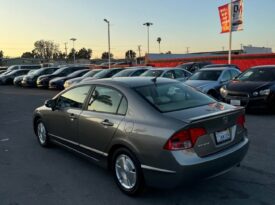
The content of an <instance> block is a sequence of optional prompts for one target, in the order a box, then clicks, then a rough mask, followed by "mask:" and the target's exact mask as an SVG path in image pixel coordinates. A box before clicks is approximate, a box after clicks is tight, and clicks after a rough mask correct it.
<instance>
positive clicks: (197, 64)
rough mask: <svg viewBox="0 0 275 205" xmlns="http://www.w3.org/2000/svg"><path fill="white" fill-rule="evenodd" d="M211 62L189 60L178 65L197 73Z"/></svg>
mask: <svg viewBox="0 0 275 205" xmlns="http://www.w3.org/2000/svg"><path fill="white" fill-rule="evenodd" d="M210 64H211V63H210V62H189V63H184V64H181V65H178V66H177V68H183V69H185V70H187V71H189V72H191V73H195V72H196V71H198V70H200V69H201V68H203V67H204V66H206V65H210Z"/></svg>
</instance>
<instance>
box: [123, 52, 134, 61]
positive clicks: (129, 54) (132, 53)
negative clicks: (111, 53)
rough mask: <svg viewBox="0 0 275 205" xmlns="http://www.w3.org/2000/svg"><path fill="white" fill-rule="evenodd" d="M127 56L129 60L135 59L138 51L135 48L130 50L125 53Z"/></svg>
mask: <svg viewBox="0 0 275 205" xmlns="http://www.w3.org/2000/svg"><path fill="white" fill-rule="evenodd" d="M125 58H126V59H127V60H134V59H135V58H136V53H135V52H134V51H133V50H128V51H126V53H125Z"/></svg>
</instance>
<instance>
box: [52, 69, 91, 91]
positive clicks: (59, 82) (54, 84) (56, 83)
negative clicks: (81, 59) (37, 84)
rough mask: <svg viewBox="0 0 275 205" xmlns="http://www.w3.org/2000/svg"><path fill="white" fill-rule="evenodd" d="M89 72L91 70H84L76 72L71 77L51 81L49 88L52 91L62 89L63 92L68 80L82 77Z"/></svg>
mask: <svg viewBox="0 0 275 205" xmlns="http://www.w3.org/2000/svg"><path fill="white" fill-rule="evenodd" d="M89 71H90V69H83V70H78V71H75V72H73V73H71V74H70V75H67V76H64V77H57V78H54V79H52V80H50V82H49V88H50V89H60V90H62V89H64V86H63V85H64V83H65V81H66V80H70V79H73V78H77V77H81V76H83V75H85V74H86V73H87V72H89Z"/></svg>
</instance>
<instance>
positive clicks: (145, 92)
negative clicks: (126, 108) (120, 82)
mask: <svg viewBox="0 0 275 205" xmlns="http://www.w3.org/2000/svg"><path fill="white" fill-rule="evenodd" d="M134 89H135V90H136V91H137V92H138V93H139V94H140V95H141V96H142V97H143V98H145V99H146V100H147V101H148V102H149V103H150V104H152V105H153V106H154V107H155V108H157V109H158V110H159V111H161V112H171V111H177V110H184V109H188V108H193V107H199V106H203V105H207V104H210V103H214V102H216V101H215V100H214V99H212V98H210V97H208V96H207V95H205V94H203V93H201V92H198V91H196V90H195V89H194V88H191V87H189V86H186V85H184V84H183V83H166V84H156V85H147V86H143V87H137V88H134Z"/></svg>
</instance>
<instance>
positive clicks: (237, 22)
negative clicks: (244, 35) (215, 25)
mask: <svg viewBox="0 0 275 205" xmlns="http://www.w3.org/2000/svg"><path fill="white" fill-rule="evenodd" d="M230 5H231V8H230ZM231 11H232V12H231ZM231 13H232V16H231ZM219 14H220V20H221V27H222V31H221V33H227V32H230V25H231V31H241V30H243V0H237V1H234V2H232V4H225V5H223V6H220V7H219Z"/></svg>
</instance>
